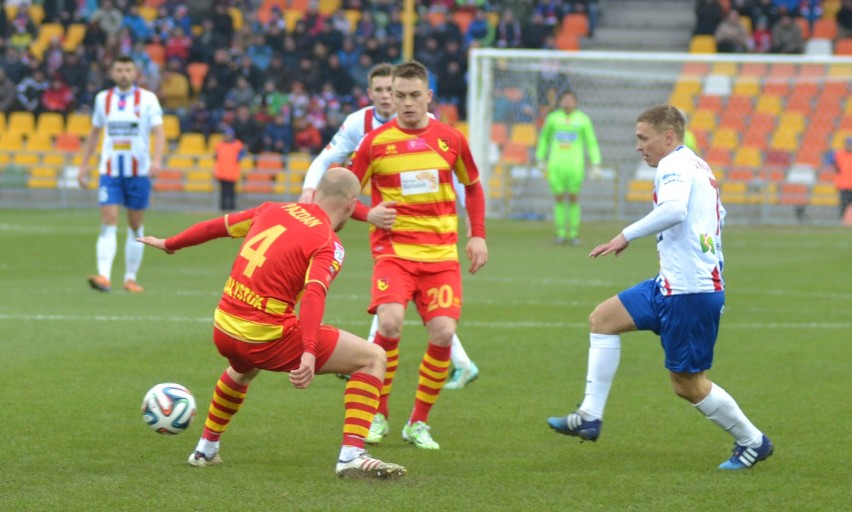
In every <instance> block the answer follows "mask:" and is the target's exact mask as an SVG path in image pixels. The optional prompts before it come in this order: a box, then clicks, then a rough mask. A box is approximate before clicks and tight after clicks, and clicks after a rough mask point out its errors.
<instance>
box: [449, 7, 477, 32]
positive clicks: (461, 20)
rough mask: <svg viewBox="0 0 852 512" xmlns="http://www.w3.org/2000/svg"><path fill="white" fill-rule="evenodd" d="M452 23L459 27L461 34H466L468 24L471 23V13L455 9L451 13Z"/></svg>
mask: <svg viewBox="0 0 852 512" xmlns="http://www.w3.org/2000/svg"><path fill="white" fill-rule="evenodd" d="M453 21H455V22H456V25H458V26H459V29H460V30H461V33H462V34H466V33H467V29H468V27H469V26H470V23H471V22H472V21H473V11H470V10H467V9H456V10H454V11H453Z"/></svg>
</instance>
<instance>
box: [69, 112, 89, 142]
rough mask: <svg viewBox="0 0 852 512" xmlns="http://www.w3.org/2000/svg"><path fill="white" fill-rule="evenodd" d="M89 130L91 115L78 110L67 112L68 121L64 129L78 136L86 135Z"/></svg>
mask: <svg viewBox="0 0 852 512" xmlns="http://www.w3.org/2000/svg"><path fill="white" fill-rule="evenodd" d="M91 130H92V117H91V116H90V115H88V114H81V113H79V112H74V113H71V114H68V123H67V126H66V127H65V131H67V132H68V133H73V134H74V135H78V136H80V137H88V136H89V132H90V131H91Z"/></svg>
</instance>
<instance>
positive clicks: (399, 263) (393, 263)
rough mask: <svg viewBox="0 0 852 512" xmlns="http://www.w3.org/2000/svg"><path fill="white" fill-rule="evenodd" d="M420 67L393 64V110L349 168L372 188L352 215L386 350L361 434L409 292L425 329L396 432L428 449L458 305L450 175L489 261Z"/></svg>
mask: <svg viewBox="0 0 852 512" xmlns="http://www.w3.org/2000/svg"><path fill="white" fill-rule="evenodd" d="M428 78H429V76H428V71H427V70H426V68H425V67H423V65H422V64H420V63H419V62H415V61H410V62H406V63H404V64H400V65H398V66H396V67H395V68H394V72H393V81H392V88H393V102H394V107H395V109H396V112H397V117H396V119H394V120H392V121H390V122H388V123H386V124H385V125H383V126H382V127H380V128H378V129H376V130H373V131H372V132H370V133H368V134H367V135H366V136H365V137H364V139H362V141H361V143H360V145H359V146H358V149H357V150H356V152H355V156H354V158H353V160H352V165H351V169H352V171H353V172H354V173H355V174H356V175H357V176H358V178H360V180H361V185H362V186H363V185H366V184H367V183H368V182H369V183H370V185H371V189H372V208H368V207H367V206H364V205H358V206H356V209H355V213H354V214H353V217H355V218H356V219H358V220H366V221H368V222H370V223H371V224H373V226H371V228H370V230H371V233H370V241H371V245H372V251H373V258H374V260H375V265H374V268H373V287H372V303H371V304H370V308H369V312H370V313H376V314H377V315H378V318H379V332H378V334H377V335H376V339H375V341H374V343H376V344H377V345H380V346H381V347H383V348H384V349H385V350H386V351H387V355H388V368H387V372H386V374H385V382H384V386H383V388H382V393H381V402H380V405H379V413H378V414H376V416H375V418H374V420H373V425H372V426H371V428H370V435H369V436H368V437H367V442H368V443H369V442H372V443H377V442H379V441H381V439H382V437H384V436H385V435H387V433H388V431H389V427H388V423H387V418H388V416H389V413H388V396H389V395H390V391H391V387H392V384H393V378H394V375H395V373H396V366H397V356H398V346H399V338H400V335H401V334H402V323H403V317H404V316H405V308H406V306H407V305H408V302H409V301H414V303H415V304H416V306H417V310H418V312H419V313H420V317H421V318H422V319H423V322H424V324H425V325H426V329H427V331H428V333H429V345H428V347H427V349H426V354H425V355H424V356H423V361H422V363H421V365H420V378H419V381H418V386H417V394H416V396H415V400H414V410H413V411H412V413H411V416H410V417H409V419H408V422H407V423H406V425H405V427H404V428H403V431H402V437H403V439H405V440H406V441H410V442H411V443H413V444H414V445H415V446H417V447H419V448H426V449H433V450H437V449H438V448H439V445H438V443H437V442H435V441H434V440H433V439H432V437H431V434H430V433H429V426H428V424H427V420H428V417H429V412H430V410H431V408H432V405H433V404H434V403H435V401H436V400H437V398H438V395H439V394H440V391H441V387H442V386H443V384H444V381H446V379H447V375H448V373H449V363H450V344H451V342H452V338H453V335H454V334H455V330H456V325H457V323H458V319H459V316H460V314H461V302H462V290H461V271H460V269H459V259H458V251H457V249H456V242H457V241H458V217H457V214H456V193H455V190H454V188H453V182H452V176H453V174H455V175H456V176H457V178H458V180H459V182H460V183H461V184H462V185H464V187H465V194H466V199H465V205H466V208H467V211H468V216H469V218H470V224H471V237H470V239H469V240H468V242H467V246H466V252H467V256H468V258H469V259H470V261H471V266H470V272H471V273H475V272H476V271H478V270H479V269H480V268H481V267H482V266H483V265H485V263H486V262H487V261H488V248H487V246H486V243H485V199H484V193H483V191H482V186H481V184H480V183H479V172H478V171H477V168H476V164H475V163H474V161H473V157H472V155H471V153H470V148H469V147H468V144H467V140H466V139H465V138H464V136H463V135H462V134H461V133H460V132H459V131H458V130H456V129H455V128H453V127H451V126H449V125H447V124H444V123H442V122H440V121H438V120H436V119H433V118H430V117H429V116H428V114H427V108H428V105H429V102H430V101H431V100H432V91H431V90H429V88H428Z"/></svg>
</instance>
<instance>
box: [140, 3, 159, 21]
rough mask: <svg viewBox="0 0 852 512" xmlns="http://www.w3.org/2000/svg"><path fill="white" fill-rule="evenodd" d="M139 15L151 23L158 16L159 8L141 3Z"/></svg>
mask: <svg viewBox="0 0 852 512" xmlns="http://www.w3.org/2000/svg"><path fill="white" fill-rule="evenodd" d="M139 15H140V16H142V18H144V19H145V21H147V22H149V23H150V22H152V21H154V20H155V19H156V18H157V8H156V7H154V6H153V5H140V6H139Z"/></svg>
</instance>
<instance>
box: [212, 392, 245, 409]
mask: <svg viewBox="0 0 852 512" xmlns="http://www.w3.org/2000/svg"><path fill="white" fill-rule="evenodd" d="M213 401H214V402H216V403H217V404H219V405H221V406H223V407H227V408H228V409H233V410H235V411H236V410H238V409H239V408H240V407H241V406H242V405H243V404H241V403H236V402H231V401H230V400H225V399H224V398H222V397H221V396H219V395H217V394H215V393H214V394H213Z"/></svg>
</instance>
